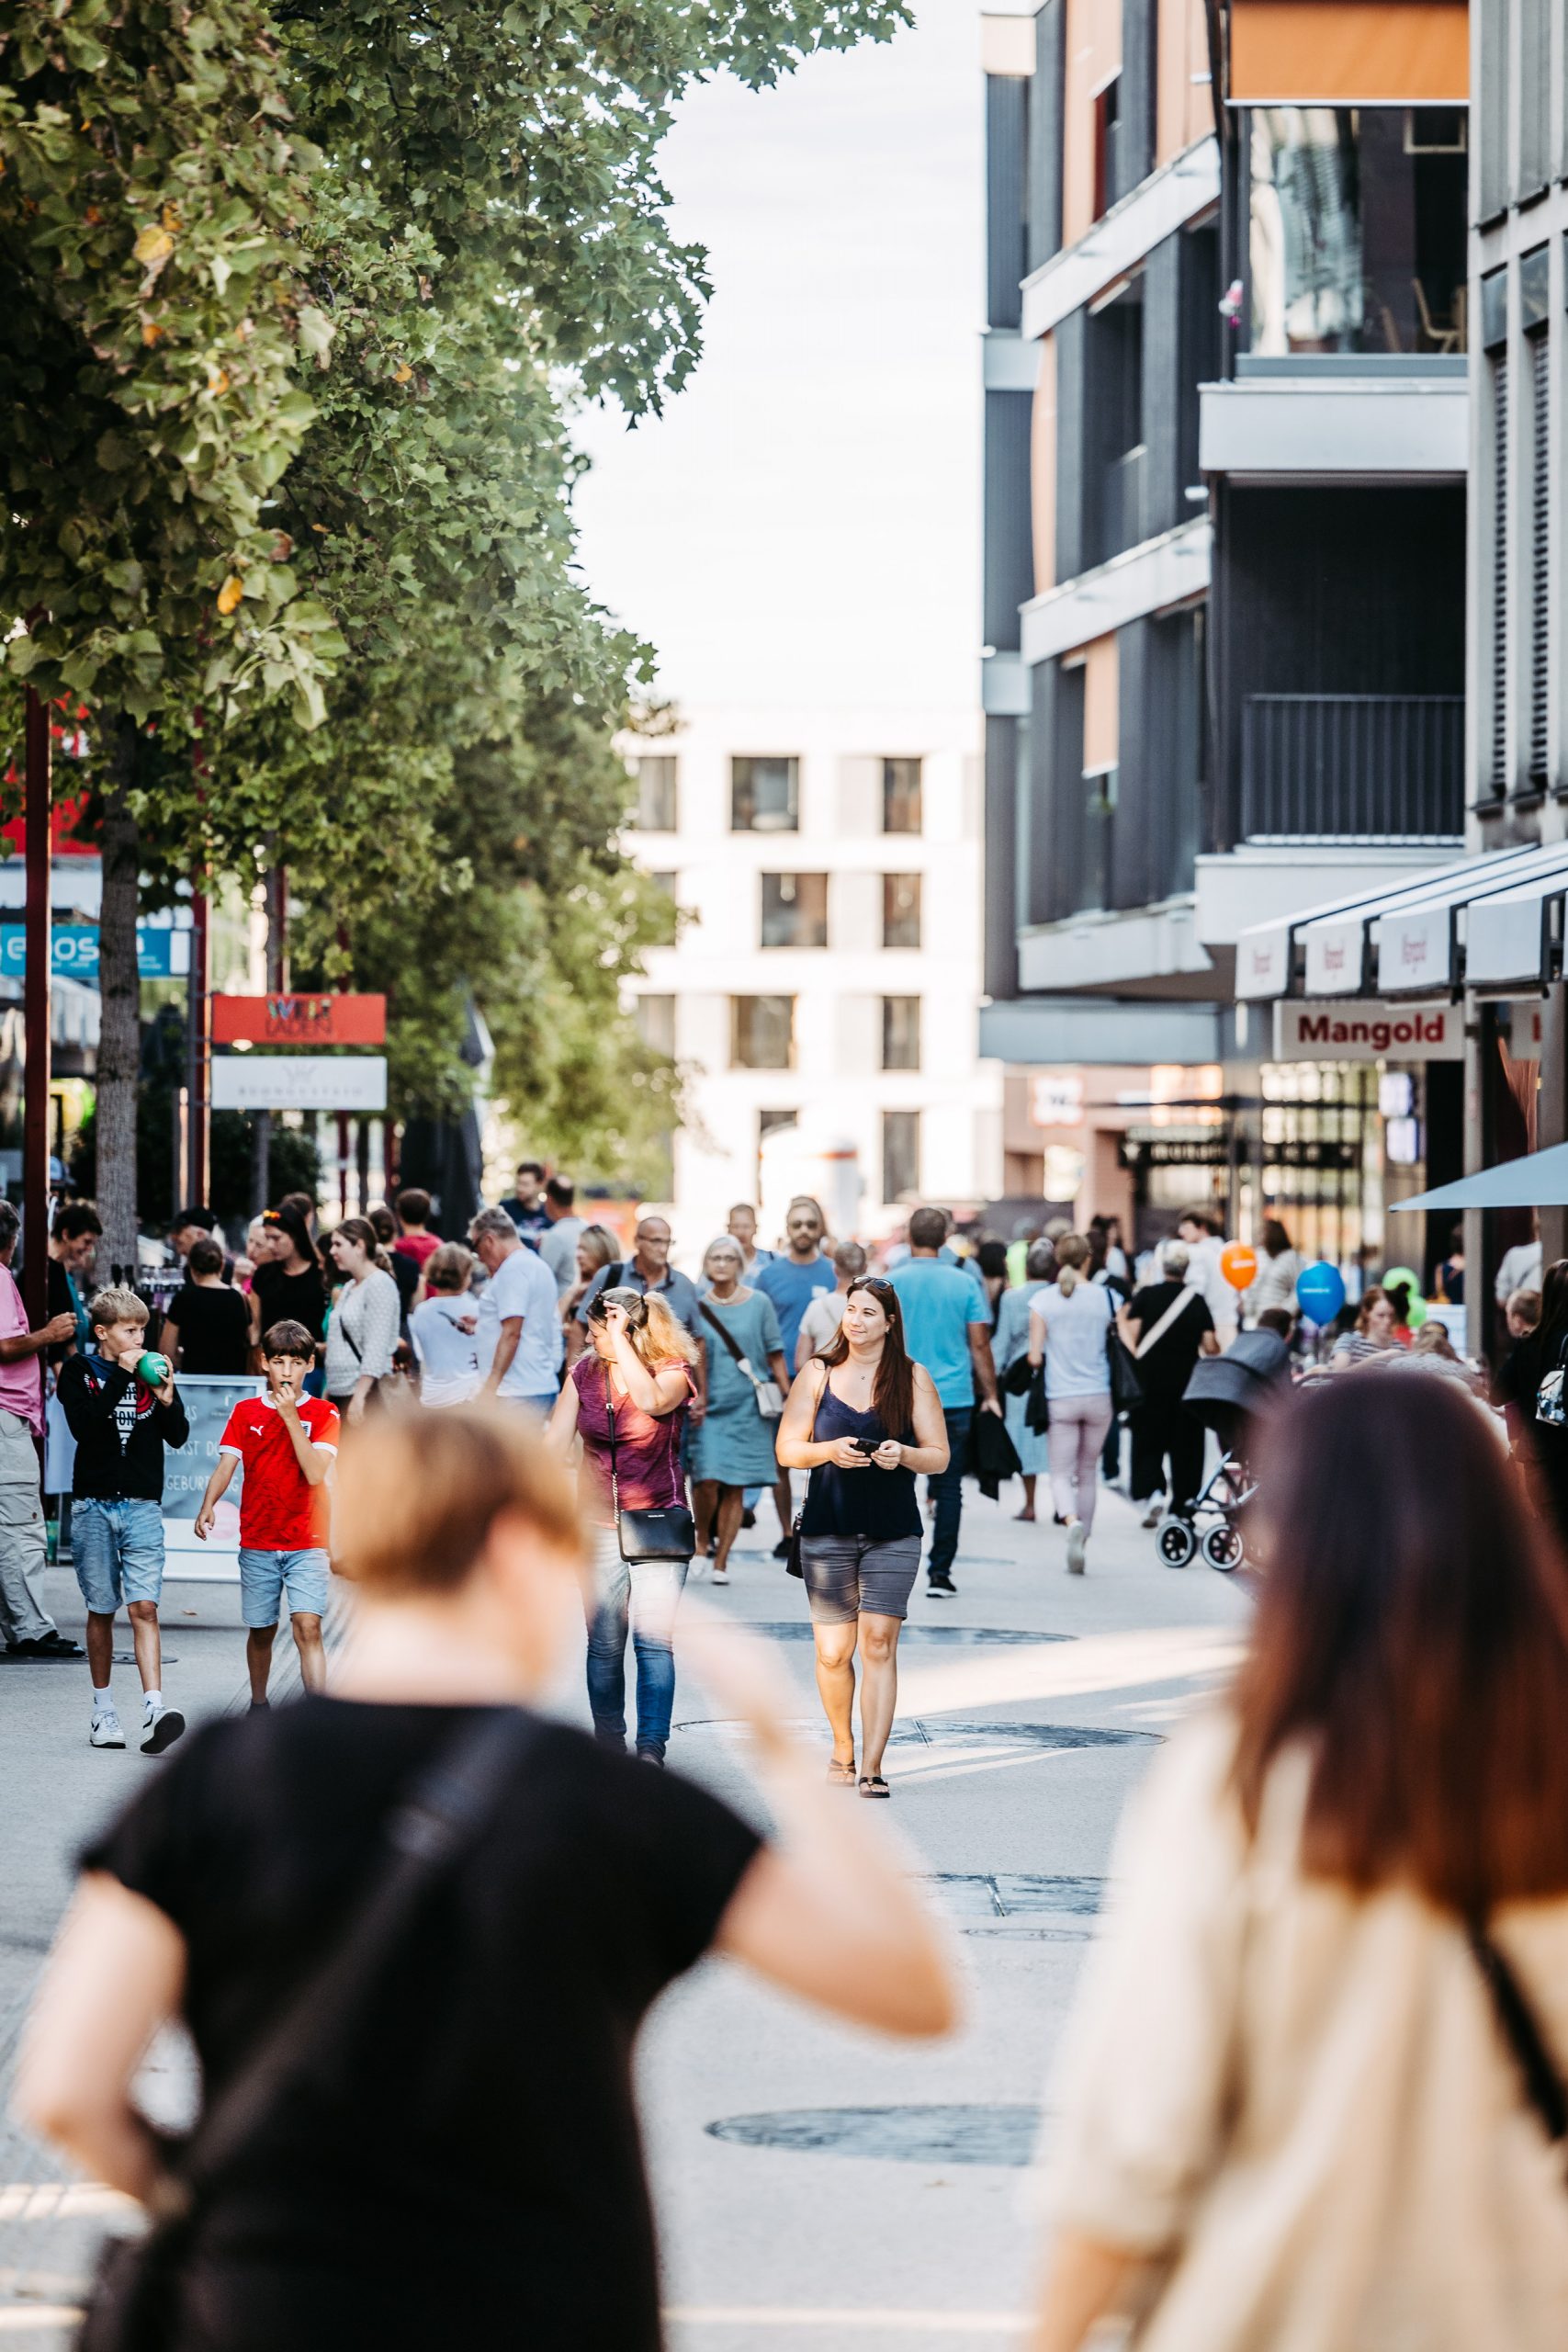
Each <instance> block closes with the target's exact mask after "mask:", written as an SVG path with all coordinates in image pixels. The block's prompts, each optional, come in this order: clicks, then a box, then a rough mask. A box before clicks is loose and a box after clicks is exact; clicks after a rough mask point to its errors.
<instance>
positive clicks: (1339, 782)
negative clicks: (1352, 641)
mask: <svg viewBox="0 0 1568 2352" xmlns="http://www.w3.org/2000/svg"><path fill="white" fill-rule="evenodd" d="M1463 831H1464V697H1463V695H1247V700H1246V702H1245V703H1244V705H1243V707H1242V717H1241V838H1242V840H1243V841H1249V842H1456V841H1459V840H1460V839H1461V837H1462V835H1463Z"/></svg>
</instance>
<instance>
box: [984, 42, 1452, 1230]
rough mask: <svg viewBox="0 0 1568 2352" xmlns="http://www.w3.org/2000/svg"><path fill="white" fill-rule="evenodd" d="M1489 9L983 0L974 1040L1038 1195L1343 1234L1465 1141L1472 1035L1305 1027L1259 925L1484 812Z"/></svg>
mask: <svg viewBox="0 0 1568 2352" xmlns="http://www.w3.org/2000/svg"><path fill="white" fill-rule="evenodd" d="M1468 38H1469V36H1468V24H1467V15H1466V10H1465V8H1464V7H1463V6H1461V5H1457V4H1456V0H1437V5H1435V6H1411V5H1409V0H1345V5H1341V6H1330V7H1326V8H1325V7H1323V6H1307V5H1305V0H1232V5H1228V6H1227V5H1221V4H1220V0H1211V5H1209V6H1205V5H1203V0H1046V5H1045V6H1043V7H1042V8H1041V9H1040V10H1039V11H1038V13H1037V14H1036V15H1035V16H1034V17H1033V18H1032V19H1031V20H1023V21H1021V20H1019V19H988V20H987V40H988V47H987V213H988V225H989V241H988V267H987V300H988V305H989V313H988V323H987V334H986V338H985V366H986V383H987V401H986V429H987V467H986V569H985V580H986V587H985V602H986V612H985V625H986V648H987V650H986V655H985V673H984V690H985V701H986V709H987V857H988V865H987V987H988V989H989V995H990V1001H989V1003H988V1004H987V1007H986V1009H985V1011H984V1012H983V1013H982V1039H983V1045H984V1047H985V1050H987V1051H989V1052H994V1053H999V1054H1000V1055H1001V1056H1002V1057H1003V1058H1004V1060H1005V1061H1006V1062H1007V1064H1008V1065H1009V1067H1010V1083H1009V1086H1008V1090H1007V1091H1008V1110H1007V1112H1006V1113H1005V1114H1004V1116H1005V1120H1006V1125H1005V1132H1004V1144H1005V1148H1006V1150H1007V1153H1008V1170H1009V1180H1010V1181H1009V1186H1008V1189H1009V1190H1010V1192H1021V1191H1025V1190H1028V1189H1031V1188H1032V1185H1033V1182H1034V1180H1035V1178H1036V1176H1037V1175H1038V1176H1040V1177H1042V1178H1043V1176H1044V1173H1045V1168H1044V1163H1045V1160H1046V1158H1047V1156H1048V1155H1050V1154H1055V1166H1056V1170H1057V1174H1058V1177H1059V1179H1064V1180H1065V1178H1066V1177H1067V1176H1070V1175H1071V1174H1072V1173H1073V1172H1074V1171H1075V1168H1076V1169H1077V1172H1078V1174H1079V1183H1078V1185H1077V1190H1076V1191H1075V1193H1074V1194H1073V1200H1074V1204H1075V1206H1076V1207H1077V1210H1078V1212H1079V1213H1080V1214H1087V1213H1088V1212H1089V1211H1092V1210H1116V1211H1119V1212H1120V1213H1121V1214H1122V1215H1123V1216H1127V1217H1130V1218H1131V1219H1132V1220H1133V1221H1134V1224H1135V1225H1136V1227H1137V1228H1138V1229H1139V1231H1140V1233H1141V1234H1143V1235H1144V1236H1145V1238H1149V1237H1152V1235H1153V1234H1154V1233H1156V1232H1157V1231H1158V1230H1159V1229H1161V1228H1162V1227H1167V1226H1168V1224H1169V1223H1170V1222H1171V1220H1172V1218H1173V1216H1174V1215H1175V1212H1176V1210H1177V1209H1178V1207H1179V1206H1180V1205H1181V1204H1183V1203H1185V1202H1186V1201H1188V1200H1190V1199H1209V1200H1212V1201H1213V1203H1214V1204H1215V1205H1216V1206H1217V1207H1218V1208H1219V1209H1220V1211H1221V1213H1222V1214H1223V1215H1224V1217H1225V1219H1226V1222H1227V1224H1228V1225H1229V1226H1230V1227H1231V1229H1232V1230H1241V1231H1243V1232H1247V1231H1250V1230H1255V1229H1256V1227H1257V1225H1258V1222H1259V1221H1260V1219H1261V1217H1262V1216H1265V1215H1269V1214H1276V1213H1281V1212H1283V1213H1285V1214H1286V1215H1287V1221H1288V1222H1292V1223H1293V1226H1294V1227H1295V1229H1296V1235H1297V1238H1298V1239H1299V1240H1300V1242H1301V1243H1302V1244H1303V1246H1305V1247H1306V1248H1308V1249H1309V1250H1313V1251H1314V1252H1316V1251H1318V1250H1321V1251H1322V1252H1323V1253H1324V1254H1326V1255H1329V1256H1331V1257H1335V1258H1345V1259H1348V1260H1351V1259H1354V1258H1355V1257H1356V1256H1357V1255H1358V1254H1359V1253H1360V1252H1362V1251H1363V1250H1376V1249H1379V1248H1381V1246H1382V1240H1383V1229H1382V1215H1383V1210H1384V1207H1385V1205H1386V1204H1387V1202H1388V1201H1389V1200H1390V1199H1391V1198H1393V1197H1394V1196H1395V1195H1396V1194H1397V1193H1398V1192H1399V1191H1400V1190H1401V1189H1402V1188H1403V1189H1404V1190H1410V1189H1413V1188H1414V1187H1415V1186H1416V1185H1417V1184H1418V1183H1419V1182H1421V1181H1423V1180H1424V1178H1425V1177H1426V1176H1427V1174H1428V1173H1429V1172H1430V1165H1431V1161H1430V1158H1429V1154H1428V1145H1429V1144H1433V1145H1435V1149H1436V1158H1437V1163H1438V1166H1439V1167H1441V1165H1442V1163H1443V1158H1444V1155H1445V1154H1448V1155H1450V1156H1457V1153H1458V1150H1459V1140H1458V1118H1459V1112H1458V1103H1459V1094H1460V1073H1459V1068H1458V1065H1457V1063H1456V1064H1455V1066H1454V1068H1453V1069H1452V1070H1451V1071H1450V1070H1448V1069H1437V1068H1436V1067H1435V1066H1433V1067H1430V1068H1428V1067H1427V1066H1426V1065H1425V1064H1423V1065H1422V1066H1421V1067H1418V1068H1415V1069H1412V1071H1411V1072H1409V1073H1408V1075H1409V1078H1410V1084H1409V1087H1408V1088H1407V1089H1406V1088H1398V1087H1394V1088H1387V1089H1385V1088H1383V1086H1382V1080H1383V1078H1385V1077H1386V1076H1388V1075H1389V1057H1387V1056H1386V1055H1382V1056H1380V1055H1378V1054H1376V1053H1373V1052H1371V1051H1370V1050H1369V1051H1368V1052H1367V1054H1366V1056H1365V1057H1364V1059H1363V1058H1357V1057H1354V1056H1339V1057H1335V1056H1330V1055H1326V1054H1324V1053H1321V1052H1315V1051H1314V1050H1313V1039H1312V1036H1311V1035H1309V1036H1308V1038H1307V1040H1306V1042H1305V1044H1304V1045H1303V1042H1302V1040H1301V1038H1300V1037H1299V1036H1298V1035H1296V1033H1295V1032H1294V1031H1293V1030H1292V1029H1291V1028H1290V1026H1289V1024H1286V1026H1285V1028H1284V1029H1283V1030H1280V1031H1278V1033H1277V1024H1276V1023H1274V1021H1273V1018H1272V1007H1271V1005H1269V1004H1265V1003H1263V1001H1262V1000H1261V999H1255V998H1254V997H1253V996H1252V995H1251V994H1250V993H1249V990H1248V987H1247V981H1246V978H1245V975H1243V974H1242V973H1241V972H1240V971H1239V970H1238V956H1237V947H1238V942H1240V940H1241V938H1242V935H1243V933H1245V932H1247V931H1248V930H1249V929H1250V928H1252V927H1254V926H1257V925H1258V924H1262V923H1271V922H1286V923H1289V922H1292V921H1293V920H1294V919H1295V918H1296V917H1297V916H1298V915H1300V914H1303V913H1304V912H1306V911H1307V910H1312V909H1313V908H1314V907H1317V906H1319V905H1322V904H1324V903H1325V902H1332V901H1335V900H1337V899H1340V898H1343V897H1347V896H1354V895H1356V894H1358V893H1360V892H1375V891H1377V890H1380V889H1382V888H1393V887H1397V886H1399V885H1401V884H1404V883H1405V882H1407V881H1411V880H1414V879H1416V878H1417V877H1419V876H1421V875H1423V874H1424V873H1427V872H1428V871H1431V870H1432V869H1434V868H1435V867H1438V866H1439V865H1442V864H1443V862H1444V861H1445V859H1451V858H1453V857H1454V856H1456V855H1458V854H1459V853H1460V852H1461V849H1462V847H1463V841H1464V829H1465V814H1464V811H1465V775H1464V764H1465V725H1464V709H1465V676H1466V629H1465V575H1466V546H1467V539H1466V529H1467V524H1466V494H1465V481H1466V468H1467V457H1468V439H1467V436H1468V412H1469V401H1468V392H1467V379H1466V356H1465V347H1466V345H1467V343H1468V341H1469V323H1470V295H1469V288H1468V281H1467V241H1468V220H1467V209H1466V205H1467V187H1468V172H1469V162H1470V157H1469V144H1468V88H1469V67H1468ZM1019 267H1021V271H1022V275H1021V280H1019V281H1018V282H1017V283H1016V284H1015V282H1014V278H1013V272H1014V270H1015V269H1017V268H1019ZM1255 1004H1256V1005H1257V1008H1258V1009H1256V1010H1255V1009H1254V1007H1255ZM1451 1044H1452V1041H1451V1040H1450V1039H1449V1038H1448V1037H1447V1033H1446V1032H1445V1042H1444V1059H1445V1061H1446V1060H1449V1059H1451V1052H1450V1046H1451ZM1457 1050H1458V1048H1457V1046H1452V1051H1453V1052H1457ZM1395 1074H1397V1073H1395ZM1075 1078H1076V1080H1077V1116H1076V1118H1075V1117H1072V1116H1070V1115H1069V1117H1068V1118H1067V1119H1066V1120H1065V1121H1064V1120H1062V1119H1059V1118H1058V1119H1050V1118H1043V1117H1042V1116H1041V1115H1039V1114H1040V1112H1041V1111H1042V1109H1043V1110H1044V1111H1046V1112H1059V1111H1060V1110H1062V1109H1063V1108H1064V1107H1066V1109H1067V1110H1068V1112H1069V1114H1071V1112H1072V1111H1073V1107H1074V1085H1073V1080H1075ZM1396 1100H1397V1101H1398V1102H1399V1103H1401V1104H1402V1105H1404V1106H1405V1107H1404V1108H1402V1109H1400V1110H1398V1111H1385V1110H1384V1109H1383V1107H1382V1105H1383V1104H1384V1103H1394V1102H1395V1101H1396ZM1391 1119H1393V1120H1396V1121H1397V1122H1398V1125H1396V1126H1395V1128H1394V1129H1393V1136H1392V1146H1391V1134H1390V1129H1389V1125H1388V1122H1389V1120H1391ZM1413 1142H1414V1143H1415V1144H1416V1145H1417V1146H1418V1148H1417V1149H1416V1152H1415V1155H1414V1156H1412V1150H1411V1147H1412V1144H1413ZM1456 1164H1457V1161H1456ZM1043 1189H1044V1191H1045V1192H1046V1193H1048V1194H1052V1193H1054V1192H1055V1190H1056V1189H1057V1188H1055V1187H1054V1186H1053V1185H1052V1184H1051V1183H1049V1182H1045V1183H1044V1184H1043Z"/></svg>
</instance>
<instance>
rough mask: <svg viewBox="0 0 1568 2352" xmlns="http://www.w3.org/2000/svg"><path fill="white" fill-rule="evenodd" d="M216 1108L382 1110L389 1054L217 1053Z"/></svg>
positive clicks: (214, 1071) (214, 1068)
mask: <svg viewBox="0 0 1568 2352" xmlns="http://www.w3.org/2000/svg"><path fill="white" fill-rule="evenodd" d="M213 1001H214V1002H215V1003H220V1002H221V1001H222V1000H221V999H220V998H215V999H214V1000H213ZM212 1107H213V1109H214V1110H215V1111H384V1110H385V1109H386V1107H387V1057H386V1056H385V1054H342V1055H333V1054H214V1056H213V1057H212Z"/></svg>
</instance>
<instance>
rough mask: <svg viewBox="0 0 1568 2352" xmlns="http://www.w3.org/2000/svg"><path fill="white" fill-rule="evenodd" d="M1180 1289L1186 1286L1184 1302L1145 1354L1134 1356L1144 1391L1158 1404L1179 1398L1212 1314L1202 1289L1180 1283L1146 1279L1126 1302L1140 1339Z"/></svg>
mask: <svg viewBox="0 0 1568 2352" xmlns="http://www.w3.org/2000/svg"><path fill="white" fill-rule="evenodd" d="M1183 1289H1186V1290H1187V1298H1188V1304H1187V1305H1186V1306H1184V1307H1183V1308H1182V1310H1181V1312H1180V1314H1179V1316H1177V1317H1176V1318H1175V1320H1174V1321H1173V1322H1171V1323H1168V1325H1167V1326H1166V1329H1164V1330H1163V1331H1162V1332H1161V1334H1160V1336H1159V1338H1158V1339H1157V1340H1156V1341H1155V1344H1154V1346H1153V1347H1152V1348H1151V1349H1150V1350H1149V1351H1148V1353H1147V1355H1145V1356H1139V1357H1138V1359H1137V1366H1138V1378H1139V1379H1140V1380H1141V1381H1142V1382H1143V1385H1144V1394H1145V1397H1151V1398H1152V1399H1153V1400H1154V1401H1155V1402H1156V1403H1158V1404H1168V1403H1170V1402H1171V1401H1172V1399H1175V1398H1179V1397H1180V1395H1181V1392H1182V1390H1183V1389H1184V1388H1185V1387H1186V1385H1187V1383H1188V1381H1189V1380H1190V1378H1191V1376H1192V1367H1193V1365H1194V1364H1195V1363H1197V1361H1198V1347H1199V1342H1200V1341H1201V1339H1202V1337H1203V1334H1204V1332H1205V1331H1212V1330H1213V1328H1214V1318H1213V1316H1212V1315H1211V1314H1210V1312H1209V1307H1208V1302H1207V1301H1206V1299H1205V1298H1204V1296H1203V1294H1202V1292H1201V1291H1200V1290H1193V1289H1190V1288H1189V1287H1188V1286H1187V1285H1186V1284H1184V1283H1170V1282H1166V1283H1147V1284H1145V1287H1144V1288H1143V1289H1142V1290H1137V1291H1134V1294H1133V1295H1132V1298H1131V1299H1130V1301H1129V1302H1128V1306H1127V1312H1128V1314H1129V1315H1131V1316H1132V1317H1134V1319H1135V1321H1136V1323H1137V1326H1138V1338H1139V1340H1140V1341H1142V1340H1146V1339H1147V1338H1148V1336H1149V1333H1150V1332H1151V1331H1152V1330H1153V1329H1154V1328H1155V1325H1156V1323H1157V1322H1158V1321H1159V1318H1160V1317H1161V1316H1162V1315H1163V1314H1165V1313H1166V1311H1167V1309H1168V1307H1169V1306H1171V1304H1172V1302H1173V1301H1174V1300H1176V1299H1178V1298H1179V1297H1180V1295H1181V1293H1182V1291H1183Z"/></svg>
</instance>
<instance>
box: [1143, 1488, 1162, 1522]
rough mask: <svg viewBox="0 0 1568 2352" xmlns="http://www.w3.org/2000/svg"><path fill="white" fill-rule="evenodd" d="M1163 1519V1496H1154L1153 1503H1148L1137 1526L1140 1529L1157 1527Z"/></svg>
mask: <svg viewBox="0 0 1568 2352" xmlns="http://www.w3.org/2000/svg"><path fill="white" fill-rule="evenodd" d="M1164 1517H1165V1497H1164V1496H1163V1495H1156V1497H1155V1498H1154V1500H1153V1502H1152V1503H1150V1505H1149V1507H1148V1509H1147V1510H1146V1511H1145V1513H1144V1516H1143V1518H1142V1520H1141V1521H1139V1525H1140V1526H1142V1527H1157V1526H1158V1525H1159V1523H1160V1521H1161V1520H1162V1519H1163V1518H1164Z"/></svg>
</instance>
